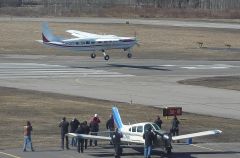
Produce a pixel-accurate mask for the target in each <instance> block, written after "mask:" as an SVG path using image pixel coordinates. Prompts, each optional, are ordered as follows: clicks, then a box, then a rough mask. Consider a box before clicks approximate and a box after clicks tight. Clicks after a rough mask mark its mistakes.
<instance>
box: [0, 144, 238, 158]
mask: <svg viewBox="0 0 240 158" xmlns="http://www.w3.org/2000/svg"><path fill="white" fill-rule="evenodd" d="M123 152H124V154H123V156H122V157H124V158H139V157H143V147H140V146H125V148H124V149H123ZM113 155H114V152H113V148H112V146H110V145H100V146H98V147H89V148H88V149H87V150H85V151H84V153H78V152H77V151H76V148H71V149H70V150H65V151H62V150H60V149H59V148H54V147H50V148H41V149H38V148H36V151H35V152H22V151H21V149H9V150H0V157H1V158H32V157H34V158H42V157H51V158H66V157H71V158H79V157H82V158H95V157H113ZM239 156H240V144H239V143H218V144H215V143H207V144H193V145H187V144H184V143H183V144H174V145H173V153H172V154H171V155H167V154H165V153H164V152H163V151H162V150H161V149H154V150H153V155H152V158H157V157H158V158H159V157H161V158H226V157H228V158H238V157H239Z"/></svg>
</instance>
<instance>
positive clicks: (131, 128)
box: [67, 107, 222, 154]
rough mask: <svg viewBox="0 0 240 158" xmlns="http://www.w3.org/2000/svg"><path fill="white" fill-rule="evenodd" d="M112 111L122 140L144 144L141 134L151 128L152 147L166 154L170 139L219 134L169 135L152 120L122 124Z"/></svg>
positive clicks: (115, 110)
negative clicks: (152, 134)
mask: <svg viewBox="0 0 240 158" xmlns="http://www.w3.org/2000/svg"><path fill="white" fill-rule="evenodd" d="M112 113H113V117H114V121H115V124H116V125H117V127H118V129H119V130H120V131H121V133H122V134H123V138H121V141H122V142H125V143H128V144H129V143H130V144H142V145H144V139H143V134H144V132H145V131H146V130H148V129H149V127H151V128H152V130H153V132H154V133H155V135H156V139H155V141H154V147H161V148H163V149H164V150H165V151H166V152H167V153H168V154H170V153H171V151H172V144H171V143H172V141H175V140H181V139H187V138H194V137H201V136H208V135H218V134H221V133H222V131H221V130H217V129H216V130H209V131H203V132H198V133H191V134H185V135H179V136H171V134H169V133H168V132H166V131H164V130H162V129H160V128H159V127H158V125H157V124H155V123H152V122H142V123H137V124H132V125H124V124H123V123H122V120H121V117H120V114H119V112H118V109H117V107H113V108H112ZM67 135H68V136H70V137H80V138H84V139H99V140H111V138H110V137H106V136H95V135H86V134H75V133H68V134H67Z"/></svg>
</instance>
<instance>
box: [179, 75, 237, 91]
mask: <svg viewBox="0 0 240 158" xmlns="http://www.w3.org/2000/svg"><path fill="white" fill-rule="evenodd" d="M239 82H240V76H216V77H202V78H196V79H188V80H182V81H178V83H180V84H186V85H197V86H206V87H212V88H222V89H229V90H237V91H240V84H239Z"/></svg>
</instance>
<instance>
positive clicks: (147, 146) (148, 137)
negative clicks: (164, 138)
mask: <svg viewBox="0 0 240 158" xmlns="http://www.w3.org/2000/svg"><path fill="white" fill-rule="evenodd" d="M151 130H152V128H151V127H149V128H148V129H147V131H146V132H144V134H143V139H145V143H144V158H150V157H151V152H152V145H153V141H154V138H155V135H154V133H153V132H152V131H151Z"/></svg>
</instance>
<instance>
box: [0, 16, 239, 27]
mask: <svg viewBox="0 0 240 158" xmlns="http://www.w3.org/2000/svg"><path fill="white" fill-rule="evenodd" d="M0 21H8V22H9V21H21V22H23V21H33V22H43V21H49V22H63V23H86V24H126V22H127V21H128V22H129V23H130V24H134V25H151V26H171V27H187V28H214V29H234V30H239V29H240V25H239V22H238V23H237V22H235V23H233V22H232V23H230V22H212V21H207V20H205V21H203V20H179V19H178V20H166V19H147V20H146V19H123V18H89V17H81V18H70V17H67V18H57V17H55V18H54V19H53V18H29V17H28V18H25V17H24V18H23V17H0Z"/></svg>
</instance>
